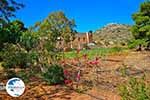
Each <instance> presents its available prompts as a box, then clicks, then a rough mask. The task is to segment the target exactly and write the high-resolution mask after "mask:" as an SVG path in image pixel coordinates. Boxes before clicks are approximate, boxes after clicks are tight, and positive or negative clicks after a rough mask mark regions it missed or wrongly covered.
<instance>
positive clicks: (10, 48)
mask: <svg viewBox="0 0 150 100" xmlns="http://www.w3.org/2000/svg"><path fill="white" fill-rule="evenodd" d="M1 56H2V60H3V64H2V65H3V67H4V68H16V67H19V68H26V67H29V66H30V65H31V63H33V61H34V59H35V58H36V57H35V56H36V55H35V53H32V52H31V53H28V52H27V51H26V50H25V49H23V48H21V47H20V45H19V44H18V45H14V44H7V45H6V46H5V48H4V49H3V54H2V55H1Z"/></svg>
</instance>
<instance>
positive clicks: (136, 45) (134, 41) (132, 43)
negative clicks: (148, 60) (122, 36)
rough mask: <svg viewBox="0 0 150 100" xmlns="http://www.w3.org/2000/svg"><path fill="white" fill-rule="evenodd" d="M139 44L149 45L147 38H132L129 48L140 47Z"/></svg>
mask: <svg viewBox="0 0 150 100" xmlns="http://www.w3.org/2000/svg"><path fill="white" fill-rule="evenodd" d="M139 45H142V46H144V47H146V46H147V42H146V40H145V39H137V40H131V41H130V42H129V43H128V47H129V49H133V48H136V47H138V46H139Z"/></svg>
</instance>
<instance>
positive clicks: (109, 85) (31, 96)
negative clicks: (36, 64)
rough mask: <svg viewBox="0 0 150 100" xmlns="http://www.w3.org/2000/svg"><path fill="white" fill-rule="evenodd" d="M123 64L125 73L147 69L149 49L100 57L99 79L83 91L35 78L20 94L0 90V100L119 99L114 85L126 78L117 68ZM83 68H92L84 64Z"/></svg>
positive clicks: (145, 70)
mask: <svg viewBox="0 0 150 100" xmlns="http://www.w3.org/2000/svg"><path fill="white" fill-rule="evenodd" d="M122 66H126V67H127V68H128V76H130V75H133V76H140V75H143V74H144V73H149V71H150V67H149V66H150V52H146V51H143V52H134V51H132V52H129V53H120V54H115V55H111V56H108V57H105V58H103V60H102V68H101V70H102V72H100V74H99V83H98V84H97V86H96V87H93V88H91V89H89V90H87V91H85V92H83V93H78V92H76V91H75V90H73V89H70V88H68V87H66V86H60V85H56V86H49V85H46V84H45V83H43V82H41V81H36V82H30V83H29V84H27V85H26V91H25V93H24V94H23V95H22V96H21V97H19V98H12V97H10V96H8V95H7V93H6V92H5V91H0V100H27V99H28V100H121V97H120V96H119V95H118V91H117V86H118V85H120V84H122V83H124V82H125V81H126V80H128V77H122V76H121V75H120V73H119V72H118V70H117V69H118V68H121V67H122ZM84 70H86V71H87V72H90V71H91V70H90V68H87V69H86V67H85V68H84ZM87 76H88V74H87ZM148 80H150V79H149V78H148Z"/></svg>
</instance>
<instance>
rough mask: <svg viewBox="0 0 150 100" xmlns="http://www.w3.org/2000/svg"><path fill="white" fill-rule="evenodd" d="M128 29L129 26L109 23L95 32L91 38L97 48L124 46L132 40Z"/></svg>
mask: <svg viewBox="0 0 150 100" xmlns="http://www.w3.org/2000/svg"><path fill="white" fill-rule="evenodd" d="M130 28H131V26H129V25H125V24H116V23H110V24H108V25H106V26H105V27H103V28H101V29H99V30H97V31H95V33H94V34H93V38H94V40H95V42H96V43H97V44H98V45H99V46H115V45H126V44H127V42H128V40H130V39H131V38H132V34H131V32H130Z"/></svg>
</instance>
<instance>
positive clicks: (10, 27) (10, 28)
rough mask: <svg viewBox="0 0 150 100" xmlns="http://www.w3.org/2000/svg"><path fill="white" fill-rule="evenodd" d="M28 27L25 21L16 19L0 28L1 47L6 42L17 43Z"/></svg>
mask: <svg viewBox="0 0 150 100" xmlns="http://www.w3.org/2000/svg"><path fill="white" fill-rule="evenodd" d="M26 30H27V28H25V27H24V24H23V22H21V21H19V20H15V21H13V22H10V23H8V24H7V25H5V26H4V27H3V28H2V27H1V28H0V49H1V48H2V47H3V44H4V43H14V44H15V43H17V42H19V41H20V36H21V34H22V33H23V32H25V31H26Z"/></svg>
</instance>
